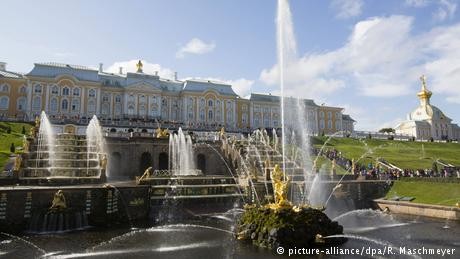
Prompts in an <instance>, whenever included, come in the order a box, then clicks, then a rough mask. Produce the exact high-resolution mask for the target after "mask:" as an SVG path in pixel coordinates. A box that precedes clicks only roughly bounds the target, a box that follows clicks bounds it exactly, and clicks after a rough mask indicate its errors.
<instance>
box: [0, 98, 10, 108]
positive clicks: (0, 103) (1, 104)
mask: <svg viewBox="0 0 460 259" xmlns="http://www.w3.org/2000/svg"><path fill="white" fill-rule="evenodd" d="M9 102H10V99H9V98H8V96H2V98H0V109H1V110H7V109H8V105H9Z"/></svg>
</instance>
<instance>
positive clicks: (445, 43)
mask: <svg viewBox="0 0 460 259" xmlns="http://www.w3.org/2000/svg"><path fill="white" fill-rule="evenodd" d="M276 2H277V1H276V0H152V1H108V0H106V1H90V0H81V1H76V0H75V1H57V0H56V1H48V0H42V1H21V0H6V1H5V0H4V1H2V9H3V12H2V20H3V24H4V26H3V28H2V36H3V37H2V40H1V41H0V60H1V61H5V62H7V63H8V70H12V71H19V72H28V71H30V69H31V68H32V66H33V63H34V62H48V61H55V62H63V63H69V64H79V65H86V66H92V67H97V66H98V63H100V62H102V63H104V68H105V69H108V70H111V71H113V72H117V71H118V67H119V66H123V67H125V71H126V70H131V71H132V70H134V69H135V66H134V62H135V60H137V59H142V60H144V61H145V63H146V65H145V70H146V71H147V72H151V73H153V71H159V72H160V75H162V76H164V77H172V75H173V73H174V71H177V72H178V75H179V78H190V77H197V78H212V79H218V80H221V81H225V82H229V83H232V84H233V85H234V88H235V90H236V91H237V92H238V93H239V94H240V95H242V96H246V95H247V94H248V93H250V92H272V93H277V92H279V89H278V88H279V87H278V85H277V83H276V78H277V72H276V63H277V60H276V27H275V15H276ZM458 5H459V1H456V0H387V1H379V0H333V1H322V0H308V1H305V0H290V6H291V12H292V15H293V23H294V30H295V35H296V39H297V48H298V50H297V53H298V56H297V61H296V62H295V63H294V64H293V65H292V68H291V69H290V71H291V72H289V73H287V75H288V77H289V79H288V86H289V91H287V92H288V94H289V95H293V96H302V97H305V98H314V99H315V101H316V102H317V103H318V104H321V103H325V104H327V105H335V106H341V107H344V108H345V113H349V114H351V115H352V116H353V117H354V118H355V120H357V121H358V124H357V125H356V128H357V129H364V130H377V129H379V128H381V127H384V126H393V127H394V126H395V125H396V124H397V122H398V121H400V120H403V119H404V118H405V116H406V114H407V113H408V112H410V111H411V110H412V109H413V108H415V106H417V105H418V100H417V98H416V96H415V94H416V92H417V91H418V90H419V88H420V82H419V79H418V78H419V76H420V75H421V74H426V76H427V78H428V87H429V88H430V89H431V90H432V91H433V92H434V95H433V98H432V103H433V104H435V105H436V106H438V107H439V108H441V109H442V110H443V111H445V113H446V114H447V115H448V116H449V117H451V118H452V119H453V120H454V122H460V109H459V105H460V15H459V11H458Z"/></svg>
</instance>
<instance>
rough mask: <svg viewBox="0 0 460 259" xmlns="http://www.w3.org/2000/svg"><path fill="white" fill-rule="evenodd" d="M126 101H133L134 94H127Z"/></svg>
mask: <svg viewBox="0 0 460 259" xmlns="http://www.w3.org/2000/svg"><path fill="white" fill-rule="evenodd" d="M128 102H130V103H133V102H134V95H132V94H131V95H129V96H128Z"/></svg>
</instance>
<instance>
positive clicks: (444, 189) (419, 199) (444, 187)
mask: <svg viewBox="0 0 460 259" xmlns="http://www.w3.org/2000/svg"><path fill="white" fill-rule="evenodd" d="M394 196H401V197H402V196H407V197H414V198H415V200H413V201H412V202H415V203H425V204H435V205H446V206H455V204H456V203H457V202H460V183H433V182H408V181H395V182H394V183H393V186H392V187H391V189H390V191H389V192H388V193H387V195H386V198H392V197H394Z"/></svg>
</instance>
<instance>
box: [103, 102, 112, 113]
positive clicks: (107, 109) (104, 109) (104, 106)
mask: <svg viewBox="0 0 460 259" xmlns="http://www.w3.org/2000/svg"><path fill="white" fill-rule="evenodd" d="M109 112H110V107H109V104H108V103H104V104H102V114H104V115H107V114H109Z"/></svg>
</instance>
